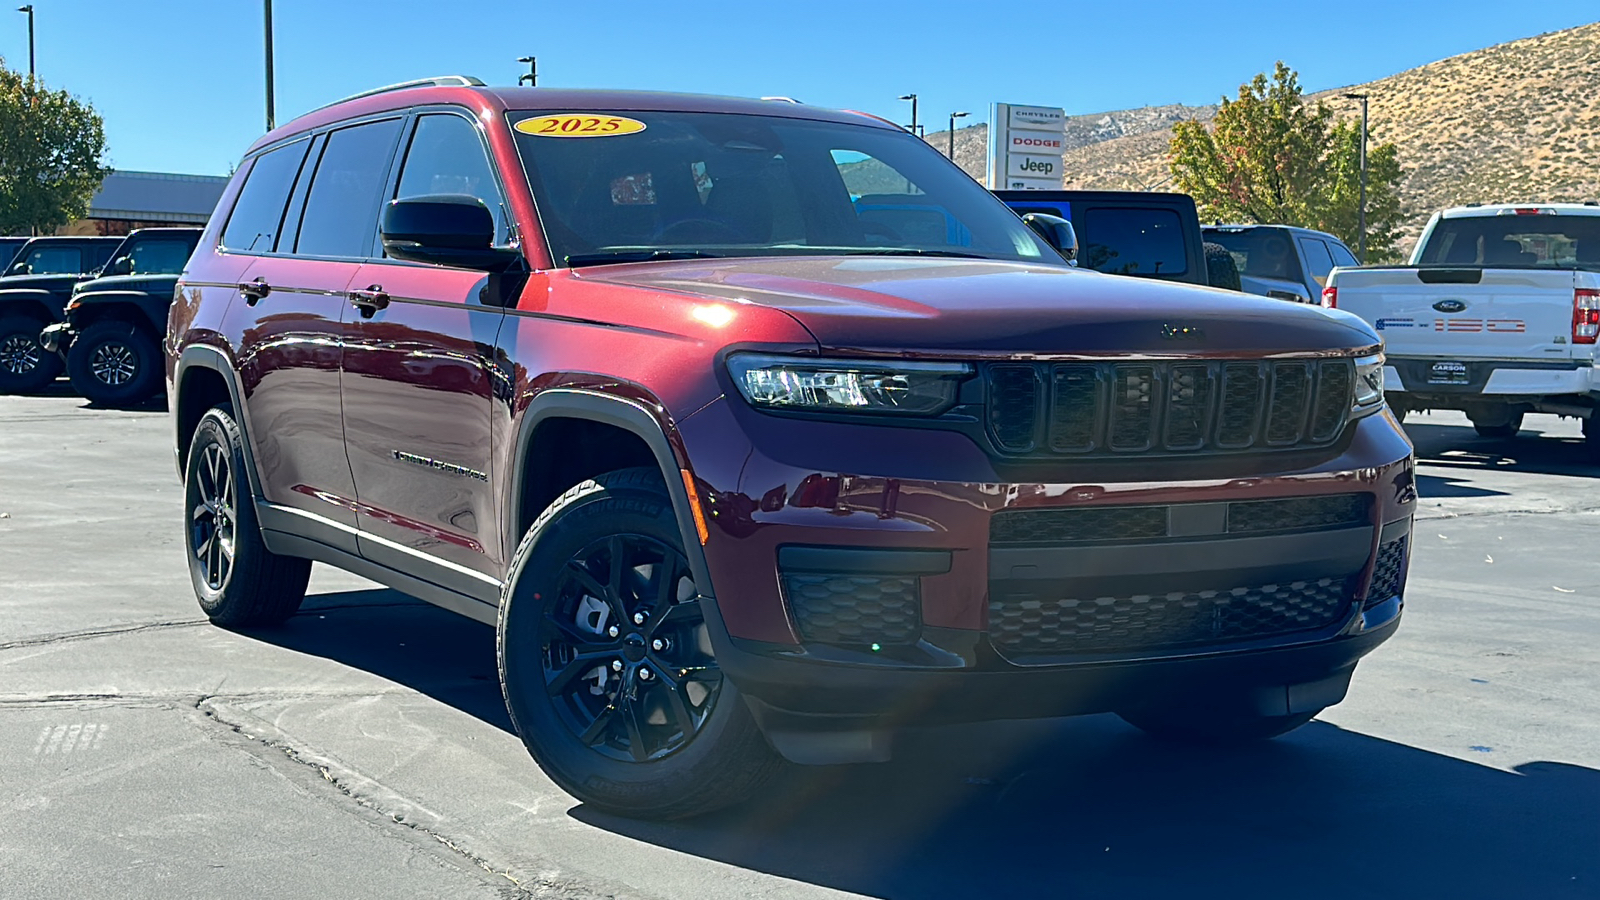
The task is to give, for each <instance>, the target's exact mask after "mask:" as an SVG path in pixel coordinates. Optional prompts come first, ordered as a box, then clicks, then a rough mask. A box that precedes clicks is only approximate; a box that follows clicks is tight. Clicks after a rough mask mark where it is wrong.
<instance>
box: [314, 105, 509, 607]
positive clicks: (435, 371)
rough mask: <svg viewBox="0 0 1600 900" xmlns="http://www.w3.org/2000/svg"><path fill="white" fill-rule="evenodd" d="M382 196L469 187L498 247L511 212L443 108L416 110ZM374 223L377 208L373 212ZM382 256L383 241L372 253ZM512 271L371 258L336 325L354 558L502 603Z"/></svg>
mask: <svg viewBox="0 0 1600 900" xmlns="http://www.w3.org/2000/svg"><path fill="white" fill-rule="evenodd" d="M404 143H405V146H404V149H403V151H402V162H401V165H400V168H399V172H398V176H397V177H396V178H394V179H393V180H392V186H391V187H390V188H388V190H387V191H386V193H385V199H386V200H387V199H394V198H406V197H416V196H423V195H428V194H466V195H469V196H472V197H476V198H477V199H479V200H480V201H482V202H483V203H484V205H485V206H487V207H488V208H489V211H490V212H491V213H492V214H493V215H494V218H495V223H496V243H497V244H505V243H507V241H508V240H509V237H508V226H507V222H508V217H507V215H506V212H505V209H506V207H505V202H504V200H503V192H502V190H501V188H500V180H499V177H498V175H497V173H496V171H495V168H494V165H493V163H492V162H491V157H490V155H489V153H488V150H487V142H486V141H485V140H484V138H483V135H482V134H481V133H480V131H479V129H478V126H477V124H476V122H475V121H474V120H473V119H471V118H470V117H468V116H467V115H464V114H459V113H456V112H450V111H445V110H440V111H437V112H426V113H424V114H422V115H419V116H417V117H416V119H415V120H414V124H413V125H412V126H410V128H409V129H408V135H407V138H406V141H405V142H404ZM375 219H376V217H375ZM380 252H381V251H380ZM512 281H514V279H509V278H495V279H493V280H491V279H490V278H489V276H487V275H486V274H484V273H483V272H477V271H472V270H468V269H453V268H448V267H444V266H429V265H419V264H416V263H407V262H401V261H398V260H390V259H381V258H380V259H374V260H371V261H369V262H368V263H366V264H364V265H362V267H361V269H360V270H359V271H358V272H357V274H356V277H355V280H354V281H353V282H351V290H352V291H353V292H363V291H364V292H365V293H364V294H359V295H358V297H357V299H361V300H363V301H364V305H363V306H360V307H352V308H351V309H350V310H349V311H348V312H347V313H346V317H345V326H344V342H345V352H344V374H343V384H344V433H345V440H346V443H347V446H348V449H349V458H350V468H351V471H352V473H353V474H354V476H355V485H356V494H357V496H358V498H359V500H360V506H359V509H360V516H359V526H360V531H361V534H360V546H361V553H362V555H364V556H366V557H367V558H368V559H371V560H372V561H374V562H377V563H380V564H382V565H386V566H389V567H390V568H396V569H401V570H403V571H410V572H417V570H418V565H417V563H418V562H419V560H421V561H423V562H424V563H426V564H431V565H429V566H428V568H427V569H426V573H427V574H426V575H425V577H427V578H428V579H429V580H431V581H433V582H434V583H436V584H439V585H441V586H444V587H448V588H451V589H452V590H455V591H458V592H460V593H464V594H467V595H469V596H474V595H475V596H479V597H480V598H482V599H486V600H497V597H498V588H499V581H498V579H499V576H500V574H501V573H502V570H503V568H504V564H505V557H506V548H504V547H502V546H501V541H500V531H499V529H498V528H497V527H496V523H497V522H498V521H499V515H498V506H497V502H496V497H495V493H494V491H493V490H492V486H493V485H494V484H495V479H494V477H493V472H492V457H493V454H492V448H493V441H492V439H491V434H490V412H491V410H490V405H491V404H492V403H493V402H494V400H495V398H496V396H497V394H498V395H499V396H500V397H502V398H505V397H506V396H507V394H506V390H505V388H506V386H505V384H504V382H503V376H500V375H499V369H498V368H497V367H495V366H494V365H493V361H494V355H495V340H496V337H497V336H498V333H499V329H500V324H501V321H502V320H503V319H504V317H505V310H504V307H503V306H501V305H500V304H501V302H502V301H503V300H504V299H506V298H503V297H501V296H500V295H499V294H498V293H497V291H499V290H501V289H503V288H504V287H506V286H507V283H508V282H512Z"/></svg>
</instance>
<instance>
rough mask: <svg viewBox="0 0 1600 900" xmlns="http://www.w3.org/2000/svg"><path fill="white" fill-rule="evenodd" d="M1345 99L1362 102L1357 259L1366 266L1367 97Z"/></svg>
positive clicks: (1346, 97)
mask: <svg viewBox="0 0 1600 900" xmlns="http://www.w3.org/2000/svg"><path fill="white" fill-rule="evenodd" d="M1344 97H1345V99H1346V100H1360V101H1361V207H1360V212H1359V213H1358V215H1359V217H1360V223H1359V224H1358V225H1357V228H1358V229H1359V230H1360V232H1361V233H1360V234H1359V235H1357V240H1358V241H1359V246H1358V247H1357V248H1356V257H1357V258H1358V259H1360V260H1361V264H1362V265H1363V266H1364V265H1366V264H1367V95H1366V94H1345V95H1344Z"/></svg>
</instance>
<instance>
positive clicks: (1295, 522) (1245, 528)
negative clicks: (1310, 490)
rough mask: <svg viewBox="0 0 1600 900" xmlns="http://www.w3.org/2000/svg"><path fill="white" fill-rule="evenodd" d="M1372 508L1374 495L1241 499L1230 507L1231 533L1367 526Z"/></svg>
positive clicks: (1229, 526) (1230, 504)
mask: <svg viewBox="0 0 1600 900" xmlns="http://www.w3.org/2000/svg"><path fill="white" fill-rule="evenodd" d="M1371 506H1372V495H1371V494H1327V495H1324V496H1321V497H1290V498H1288V499H1284V500H1240V501H1237V502H1234V503H1229V504H1228V531H1229V533H1231V534H1259V533H1262V532H1267V531H1306V530H1310V529H1318V528H1342V527H1345V526H1349V525H1365V524H1367V522H1368V521H1369V515H1368V512H1367V510H1368V509H1370V508H1371Z"/></svg>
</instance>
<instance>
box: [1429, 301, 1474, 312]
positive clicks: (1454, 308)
mask: <svg viewBox="0 0 1600 900" xmlns="http://www.w3.org/2000/svg"><path fill="white" fill-rule="evenodd" d="M1433 308H1434V309H1437V310H1438V311H1439V312H1442V313H1458V312H1461V311H1462V310H1463V309H1466V308H1467V303H1466V301H1465V300H1455V299H1450V300H1440V301H1439V302H1438V303H1435V304H1434V305H1433Z"/></svg>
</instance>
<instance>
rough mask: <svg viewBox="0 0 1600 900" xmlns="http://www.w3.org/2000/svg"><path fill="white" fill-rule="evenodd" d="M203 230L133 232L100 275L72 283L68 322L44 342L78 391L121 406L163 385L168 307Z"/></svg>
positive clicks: (66, 312)
mask: <svg viewBox="0 0 1600 900" xmlns="http://www.w3.org/2000/svg"><path fill="white" fill-rule="evenodd" d="M200 231H201V230H200V229H199V228H141V229H139V230H137V231H134V232H132V233H131V234H129V235H128V237H127V238H126V239H125V240H123V241H122V243H121V244H119V245H118V246H117V249H116V250H115V251H113V252H112V254H111V262H109V263H107V264H106V265H105V268H104V269H103V270H101V271H100V272H99V273H98V274H97V276H96V277H94V278H91V279H89V280H86V281H80V282H78V283H77V284H75V285H73V286H72V298H71V299H70V300H68V301H67V305H66V307H65V308H64V309H63V311H62V314H63V316H64V317H65V321H63V322H57V323H56V324H54V325H50V326H48V327H46V328H45V329H44V331H43V332H41V333H40V335H39V343H40V344H41V345H43V347H44V348H45V350H47V351H49V352H51V353H56V354H58V355H60V356H61V357H63V358H64V359H65V360H66V363H67V375H68V376H69V377H70V378H71V379H72V387H73V389H74V390H76V391H77V392H78V393H80V394H82V395H83V396H85V397H87V398H89V400H91V401H93V402H95V403H103V404H107V405H118V404H124V403H134V402H137V401H140V400H143V399H145V398H147V397H149V396H150V395H152V394H154V393H156V392H157V391H159V390H160V389H161V366H162V363H161V347H160V341H161V333H162V331H164V330H165V329H166V324H167V307H169V306H171V305H172V293H173V291H174V290H175V289H176V288H177V285H178V273H180V272H182V271H183V266H184V263H186V262H188V261H189V254H191V253H193V252H194V247H195V244H196V243H198V242H199V240H200Z"/></svg>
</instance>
